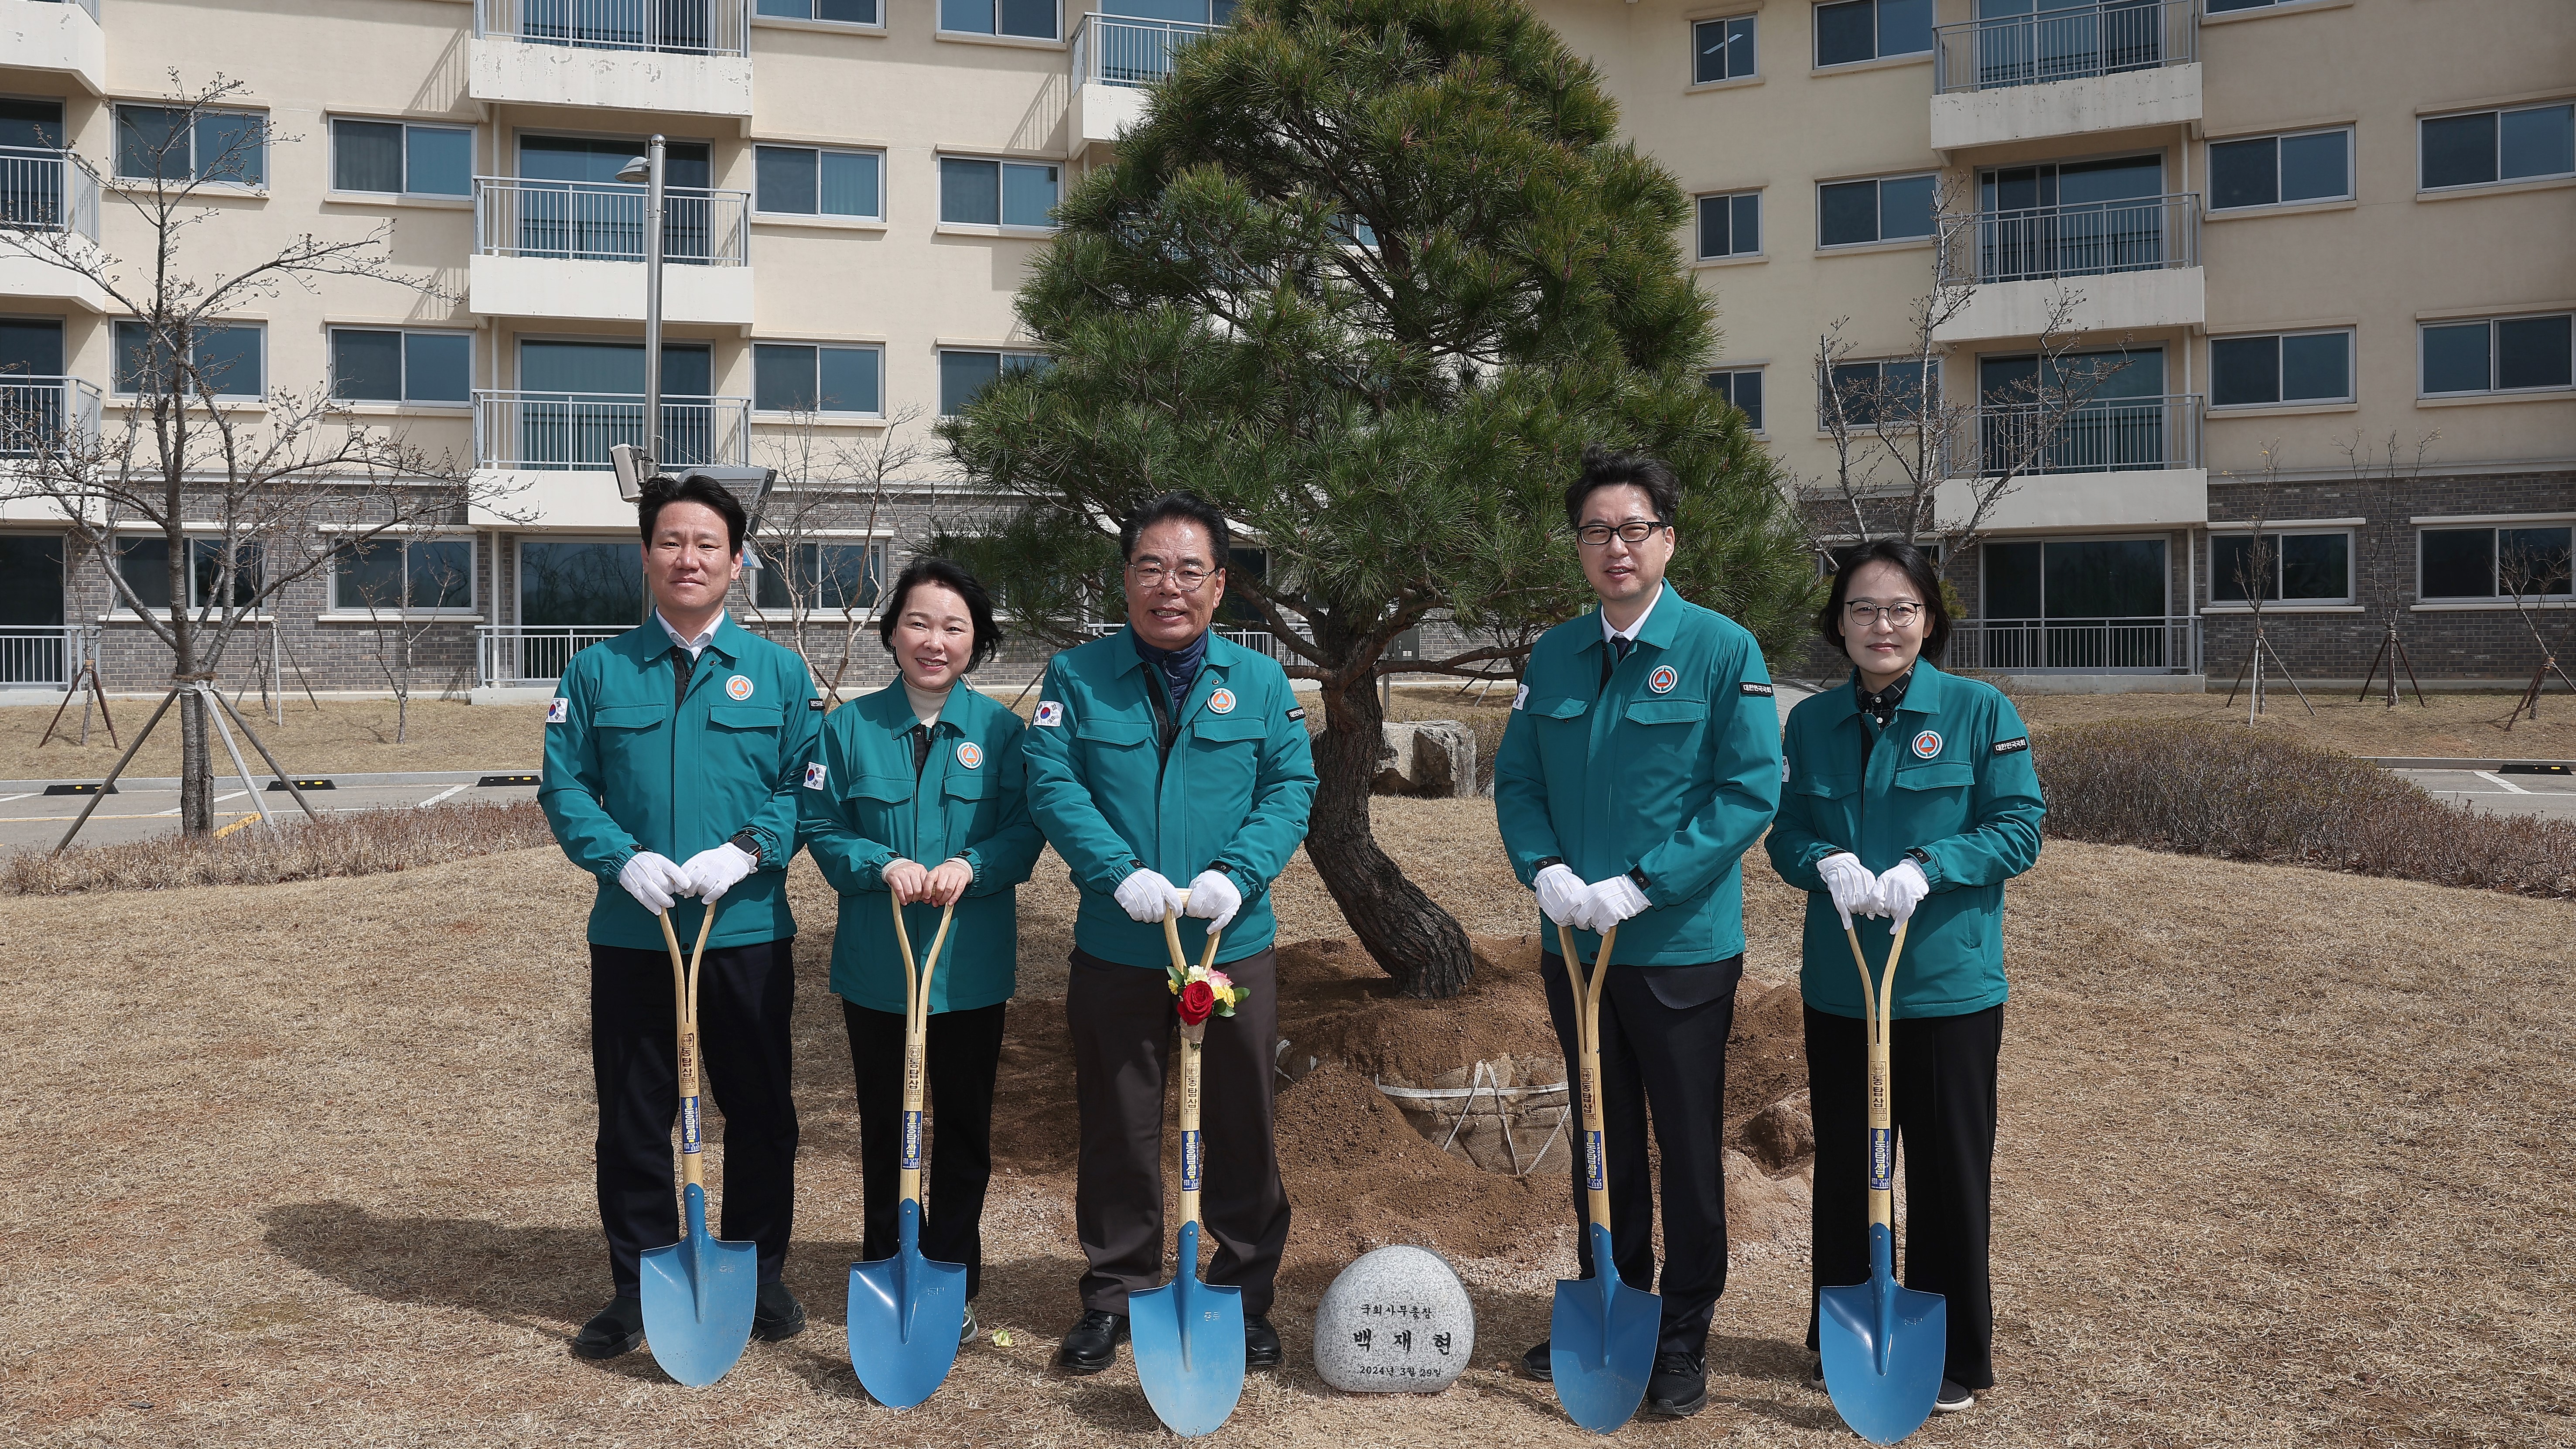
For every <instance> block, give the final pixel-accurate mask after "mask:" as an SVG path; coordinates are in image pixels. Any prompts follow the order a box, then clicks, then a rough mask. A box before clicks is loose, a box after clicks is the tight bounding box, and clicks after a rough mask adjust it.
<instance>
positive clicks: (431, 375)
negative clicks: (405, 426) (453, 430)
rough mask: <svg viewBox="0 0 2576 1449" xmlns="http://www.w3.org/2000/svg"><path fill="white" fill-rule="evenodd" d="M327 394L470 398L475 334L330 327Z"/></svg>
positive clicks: (437, 400)
mask: <svg viewBox="0 0 2576 1449" xmlns="http://www.w3.org/2000/svg"><path fill="white" fill-rule="evenodd" d="M331 396H333V397H336V398H344V399H347V400H348V401H351V402H386V403H428V404H432V405H442V404H444V405H456V406H462V405H463V404H466V403H470V402H472V401H473V400H474V334H473V333H471V332H391V331H377V330H375V329H373V328H359V327H334V328H332V329H331Z"/></svg>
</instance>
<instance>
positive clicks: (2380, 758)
mask: <svg viewBox="0 0 2576 1449" xmlns="http://www.w3.org/2000/svg"><path fill="white" fill-rule="evenodd" d="M2357 758H2359V759H2364V760H2368V761H2370V762H2371V763H2372V764H2374V765H2378V766H2381V767H2382V768H2384V769H2390V770H2494V771H2496V772H2497V773H2499V774H2507V775H2566V774H2576V761H2569V760H2447V759H2438V758H2433V757H2430V756H2414V755H2361V756H2358V757H2357Z"/></svg>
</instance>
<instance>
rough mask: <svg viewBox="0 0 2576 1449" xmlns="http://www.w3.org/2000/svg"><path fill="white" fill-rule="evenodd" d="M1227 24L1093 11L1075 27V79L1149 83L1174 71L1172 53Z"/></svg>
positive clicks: (1085, 82) (1116, 83)
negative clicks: (1094, 12) (1148, 18)
mask: <svg viewBox="0 0 2576 1449" xmlns="http://www.w3.org/2000/svg"><path fill="white" fill-rule="evenodd" d="M1220 28H1221V27H1219V26H1214V25H1199V24H1194V23H1192V22H1190V21H1187V20H1137V19H1134V18H1131V17H1129V16H1124V15H1100V14H1092V15H1085V16H1084V17H1082V23H1081V24H1079V25H1077V26H1075V27H1074V30H1073V83H1074V84H1075V85H1100V86H1149V85H1152V84H1153V83H1154V82H1156V81H1158V80H1161V79H1162V78H1163V77H1165V76H1167V75H1170V74H1171V73H1172V56H1173V55H1174V53H1176V52H1177V51H1179V50H1180V48H1181V47H1182V46H1184V45H1187V44H1189V43H1190V42H1191V41H1193V40H1196V39H1198V38H1199V37H1200V36H1202V35H1207V34H1210V33H1212V32H1214V31H1216V30H1218V29H1220Z"/></svg>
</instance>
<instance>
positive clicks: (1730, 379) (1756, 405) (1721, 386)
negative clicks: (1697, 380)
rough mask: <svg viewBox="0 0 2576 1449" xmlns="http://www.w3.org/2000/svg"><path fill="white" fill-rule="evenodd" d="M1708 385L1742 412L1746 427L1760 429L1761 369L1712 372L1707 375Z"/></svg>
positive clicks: (1758, 430)
mask: <svg viewBox="0 0 2576 1449" xmlns="http://www.w3.org/2000/svg"><path fill="white" fill-rule="evenodd" d="M1708 385H1709V388H1710V389H1711V390H1712V391H1714V392H1715V393H1717V395H1718V396H1720V397H1722V398H1725V399H1726V400H1727V401H1728V402H1731V403H1733V404H1735V406H1736V407H1737V408H1738V409H1739V410H1741V411H1742V412H1743V414H1744V425H1745V426H1746V427H1748V428H1751V429H1753V430H1754V431H1755V432H1760V431H1761V430H1762V371H1761V369H1759V368H1752V369H1748V370H1746V371H1743V372H1712V373H1710V374H1709V375H1708Z"/></svg>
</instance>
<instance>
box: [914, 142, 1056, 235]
mask: <svg viewBox="0 0 2576 1449" xmlns="http://www.w3.org/2000/svg"><path fill="white" fill-rule="evenodd" d="M1063 171H1064V169H1063V168H1062V167H1060V166H1051V165H1046V164H1043V163H1040V162H1033V161H978V160H973V159H970V158H967V157H964V156H942V157H940V158H939V219H940V220H941V221H942V222H944V223H947V224H950V225H953V226H1026V227H1052V226H1054V225H1055V204H1056V200H1057V192H1058V190H1059V188H1060V185H1061V182H1060V178H1061V177H1062V175H1063Z"/></svg>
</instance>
